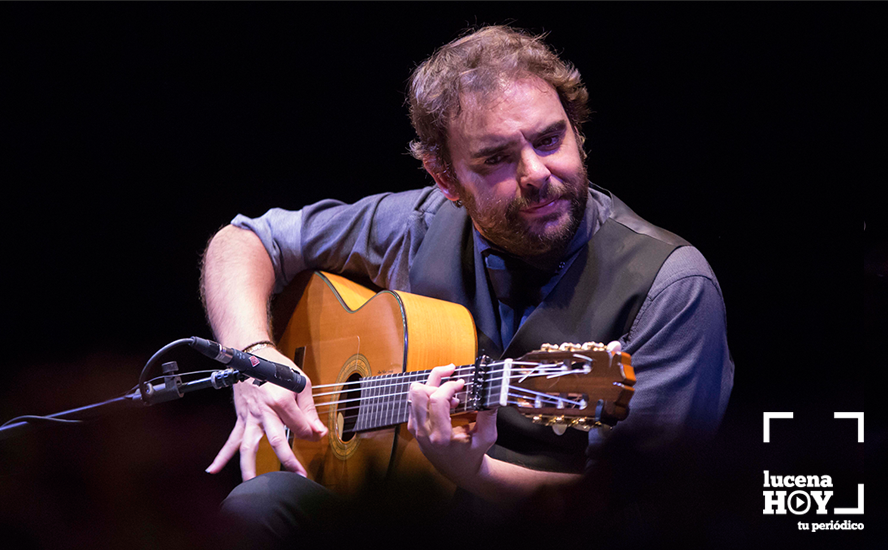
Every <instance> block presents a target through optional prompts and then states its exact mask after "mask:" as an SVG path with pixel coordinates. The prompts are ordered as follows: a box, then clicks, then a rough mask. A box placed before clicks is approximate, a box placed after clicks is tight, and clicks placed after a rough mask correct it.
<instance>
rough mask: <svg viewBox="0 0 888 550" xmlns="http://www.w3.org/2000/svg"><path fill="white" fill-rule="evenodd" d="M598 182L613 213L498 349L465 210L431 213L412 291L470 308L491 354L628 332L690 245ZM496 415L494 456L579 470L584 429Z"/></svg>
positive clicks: (482, 349)
mask: <svg viewBox="0 0 888 550" xmlns="http://www.w3.org/2000/svg"><path fill="white" fill-rule="evenodd" d="M596 189H598V190H599V191H601V192H603V193H606V194H608V195H610V196H611V198H612V199H613V210H612V212H611V216H610V217H609V218H608V219H607V220H606V221H605V222H604V224H602V226H601V227H600V228H599V230H598V231H597V232H596V233H595V234H594V235H593V236H592V238H591V239H589V242H588V244H587V246H586V247H585V248H582V249H581V250H580V251H579V252H578V256H577V257H576V259H575V260H574V262H573V263H572V264H571V265H570V267H569V268H568V269H567V271H566V272H565V273H564V275H563V276H562V278H561V280H560V281H559V282H558V284H557V285H556V286H555V288H554V289H552V291H551V292H550V293H549V295H548V296H547V297H546V299H545V300H544V301H543V302H542V303H541V304H540V305H539V306H538V307H537V308H536V309H535V310H534V311H533V312H532V313H531V314H530V316H528V318H527V320H526V321H525V322H524V324H523V325H521V327H520V328H519V329H518V332H516V333H515V336H514V338H513V339H512V341H511V342H509V343H507V345H506V346H505V350H504V349H503V347H502V345H501V344H500V342H499V324H498V322H497V320H496V313H495V305H494V304H495V298H494V297H493V296H494V294H493V292H492V290H491V289H490V286H489V283H488V282H487V277H486V272H485V270H484V269H479V270H477V273H476V270H475V256H474V241H473V237H472V224H471V220H470V219H469V217H468V215H467V214H466V212H465V210H464V209H462V208H459V209H457V208H453V207H452V206H451V205H449V204H444V205H442V206H441V209H440V210H439V211H438V213H437V214H436V215H435V218H434V221H433V222H432V225H431V226H430V227H429V230H428V233H427V234H426V236H425V238H424V239H423V242H422V245H421V246H420V248H419V251H418V252H417V255H416V257H415V259H414V261H413V264H412V266H411V270H410V286H411V292H414V293H416V294H422V295H425V296H431V297H434V298H439V299H442V300H447V301H450V302H455V303H458V304H462V305H464V306H465V307H466V308H468V310H469V311H471V312H472V315H474V317H475V324H476V327H477V329H478V348H479V350H478V351H479V354H486V355H489V356H490V357H492V358H494V359H498V358H500V357H519V356H521V355H523V354H524V353H527V352H528V351H531V350H534V349H538V348H539V347H540V346H541V345H542V344H544V343H550V344H561V343H562V342H575V343H583V342H588V341H595V342H602V343H608V342H610V341H613V340H618V339H620V337H621V336H623V335H624V334H626V333H628V332H629V329H630V328H631V326H632V323H633V321H634V320H635V316H636V315H637V314H638V311H639V309H640V308H641V306H642V304H643V303H644V300H645V298H646V297H647V293H648V290H649V289H650V287H651V284H653V282H654V278H655V277H656V276H657V272H658V271H659V270H660V267H661V266H662V265H663V262H664V261H665V260H666V258H667V257H668V256H669V254H671V253H672V251H673V250H675V249H676V248H677V247H679V246H683V245H687V244H688V243H687V242H685V241H684V240H683V239H681V237H678V236H677V235H675V234H673V233H670V232H668V231H665V230H663V229H660V228H658V227H656V226H654V225H651V224H650V223H648V222H646V221H645V220H643V219H642V218H640V217H639V216H638V215H637V214H635V213H634V212H633V211H632V210H631V209H630V208H629V207H628V206H626V205H625V204H624V203H623V202H622V201H620V200H619V199H617V198H616V197H614V196H613V195H612V194H610V193H609V192H608V191H606V190H603V189H600V188H596ZM630 414H631V412H630ZM497 417H498V423H497V430H498V439H497V445H496V446H494V448H493V449H492V450H491V453H490V454H491V456H494V457H496V458H500V459H502V460H508V461H509V462H515V463H519V464H524V465H526V466H528V467H533V468H537V469H546V470H560V471H579V470H581V469H582V468H583V465H584V464H585V449H586V447H587V445H588V436H587V434H586V432H582V431H579V430H567V432H565V433H564V434H563V435H561V436H559V435H556V434H555V433H554V432H553V431H552V429H551V428H548V427H543V426H538V425H535V424H533V423H531V422H530V420H528V419H526V418H524V417H523V416H521V415H520V414H518V412H517V410H516V409H513V408H504V409H500V411H499V413H498V415H497Z"/></svg>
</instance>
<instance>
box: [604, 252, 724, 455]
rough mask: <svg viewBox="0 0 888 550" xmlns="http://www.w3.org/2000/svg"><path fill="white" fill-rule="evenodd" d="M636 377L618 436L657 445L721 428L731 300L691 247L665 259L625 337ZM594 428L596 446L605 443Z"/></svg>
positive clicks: (645, 445) (650, 446)
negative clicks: (727, 311)
mask: <svg viewBox="0 0 888 550" xmlns="http://www.w3.org/2000/svg"><path fill="white" fill-rule="evenodd" d="M620 343H621V344H622V349H623V351H625V352H627V353H629V354H630V355H631V356H632V365H633V367H634V369H635V374H636V379H637V382H636V384H635V394H634V396H633V397H632V401H631V402H630V405H629V416H628V418H626V420H624V421H622V422H620V423H619V424H617V426H616V428H615V429H614V430H613V437H615V438H616V437H620V438H631V441H633V446H635V447H637V448H639V449H640V450H648V451H654V450H657V449H661V448H664V447H667V446H669V445H671V444H673V443H675V442H677V441H687V440H689V439H690V440H694V439H697V438H707V437H711V436H712V435H714V434H715V432H716V431H717V429H718V426H719V424H720V423H721V420H722V417H723V416H724V413H725V409H726V407H727V403H728V397H729V396H730V393H731V388H732V386H733V380H734V363H733V360H732V358H731V355H730V351H729V349H728V342H727V323H726V318H725V305H724V300H723V297H722V293H721V289H720V287H719V285H718V281H717V280H716V278H715V275H714V273H713V272H712V269H711V268H710V267H709V264H708V263H707V262H706V260H705V259H704V258H703V256H702V254H700V252H699V251H698V250H697V249H696V248H693V247H689V246H688V247H681V248H678V249H676V250H675V251H674V252H673V253H672V254H671V255H670V257H669V258H668V259H667V260H666V262H664V264H663V266H662V267H661V269H660V272H659V273H658V274H657V277H656V279H655V280H654V283H653V285H652V286H651V289H650V291H649V292H648V296H647V298H646V300H645V302H644V304H643V305H642V307H641V309H640V310H639V313H638V316H637V317H636V319H635V322H634V324H633V326H632V328H631V329H630V331H629V333H628V334H626V335H625V336H624V337H623V338H621V340H620ZM594 432H595V431H593V432H590V447H592V449H591V453H592V456H594V447H595V446H596V445H598V444H600V443H602V442H603V439H601V434H596V433H594ZM624 440H625V439H624Z"/></svg>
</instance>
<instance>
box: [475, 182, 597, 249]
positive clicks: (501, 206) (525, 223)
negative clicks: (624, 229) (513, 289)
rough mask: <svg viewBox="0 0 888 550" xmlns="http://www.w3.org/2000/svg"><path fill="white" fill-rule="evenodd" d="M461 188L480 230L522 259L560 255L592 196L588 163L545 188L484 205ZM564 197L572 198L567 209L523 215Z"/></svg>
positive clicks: (490, 239) (524, 191) (497, 244)
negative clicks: (540, 205) (564, 210)
mask: <svg viewBox="0 0 888 550" xmlns="http://www.w3.org/2000/svg"><path fill="white" fill-rule="evenodd" d="M460 188H461V190H462V192H461V193H460V200H461V201H462V203H463V205H464V206H465V207H466V211H467V212H468V214H469V217H470V218H472V221H473V222H474V223H475V226H476V227H477V228H478V230H479V231H480V233H481V234H482V235H483V236H484V237H485V238H486V239H487V240H488V241H490V242H491V243H493V244H495V245H496V246H498V247H499V248H501V249H502V250H504V251H505V252H508V253H509V254H512V255H514V256H518V257H522V258H529V257H534V256H543V255H547V256H548V255H557V256H559V257H560V255H561V254H562V253H563V252H564V251H565V249H566V248H567V245H568V244H569V243H570V241H571V239H572V238H573V236H574V234H575V233H576V231H577V228H578V227H579V226H580V223H581V222H582V220H583V215H584V213H585V211H586V202H587V201H588V198H589V189H588V179H587V175H586V169H585V166H582V167H581V169H580V170H578V171H577V172H576V173H575V174H573V175H572V176H570V177H569V178H566V179H565V180H564V181H563V182H561V181H554V180H550V181H549V183H548V184H546V185H545V186H543V187H541V188H529V189H522V191H521V194H520V195H518V196H516V197H513V198H511V199H505V200H496V201H492V202H489V203H486V204H484V205H479V204H478V201H477V200H476V199H475V197H474V196H473V195H472V194H471V193H468V192H466V191H465V189H464V188H462V186H460ZM562 199H566V200H568V201H569V207H568V209H567V211H566V212H563V211H558V212H553V213H552V214H550V215H548V216H540V217H539V218H538V219H530V220H528V219H525V218H523V217H522V215H521V210H523V209H525V208H527V207H530V206H533V205H539V204H544V203H546V202H549V201H551V200H562Z"/></svg>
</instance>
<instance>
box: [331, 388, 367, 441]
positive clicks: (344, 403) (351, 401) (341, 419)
mask: <svg viewBox="0 0 888 550" xmlns="http://www.w3.org/2000/svg"><path fill="white" fill-rule="evenodd" d="M360 380H361V375H360V374H359V373H357V372H355V373H352V375H351V376H349V377H348V379H347V380H346V384H345V387H346V388H348V390H347V391H346V392H345V393H343V394H341V395H340V399H339V403H340V405H339V411H338V414H337V422H336V427H337V430H338V431H339V439H340V440H342V442H343V443H348V442H349V441H351V440H352V438H354V437H355V433H356V432H355V426H356V425H357V423H358V404H359V403H360V400H361V386H360V384H358V382H359V381H360Z"/></svg>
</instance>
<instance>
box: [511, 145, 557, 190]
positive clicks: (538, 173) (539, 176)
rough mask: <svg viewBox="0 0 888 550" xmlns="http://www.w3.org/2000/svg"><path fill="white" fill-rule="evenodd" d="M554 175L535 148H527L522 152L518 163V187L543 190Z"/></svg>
mask: <svg viewBox="0 0 888 550" xmlns="http://www.w3.org/2000/svg"><path fill="white" fill-rule="evenodd" d="M551 175H552V173H551V172H550V171H549V168H548V167H547V166H546V164H545V162H543V158H542V157H540V156H539V155H538V154H537V152H536V151H535V150H534V149H533V147H526V148H525V149H523V150H522V151H521V158H520V160H519V163H518V185H520V186H521V187H522V188H524V189H527V188H535V189H536V190H539V189H542V188H543V187H544V186H545V185H546V183H547V182H548V181H549V177H550V176H551Z"/></svg>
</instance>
